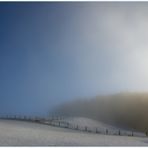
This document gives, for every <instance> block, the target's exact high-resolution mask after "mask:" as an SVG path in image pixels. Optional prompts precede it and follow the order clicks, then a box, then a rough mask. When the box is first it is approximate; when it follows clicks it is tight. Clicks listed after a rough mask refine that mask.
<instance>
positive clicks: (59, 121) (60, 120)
mask: <svg viewBox="0 0 148 148" xmlns="http://www.w3.org/2000/svg"><path fill="white" fill-rule="evenodd" d="M0 119H7V120H18V121H28V122H35V123H40V124H46V125H50V126H56V127H61V128H68V129H71V130H77V131H81V132H87V133H95V134H105V135H119V136H138V137H145V136H147V132H146V133H138V132H133V131H124V130H120V129H118V130H113V129H102V128H98V127H95V128H91V127H88V126H85V125H84V126H80V125H75V124H71V123H69V122H66V121H64V117H57V116H56V117H55V116H51V117H48V118H41V117H28V116H16V115H14V116H9V115H6V116H1V117H0Z"/></svg>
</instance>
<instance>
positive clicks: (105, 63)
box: [0, 2, 148, 115]
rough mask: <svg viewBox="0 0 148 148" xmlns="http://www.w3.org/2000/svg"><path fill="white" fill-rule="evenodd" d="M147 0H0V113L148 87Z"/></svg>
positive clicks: (42, 111)
mask: <svg viewBox="0 0 148 148" xmlns="http://www.w3.org/2000/svg"><path fill="white" fill-rule="evenodd" d="M147 39H148V3H147V2H145V3H140V2H131V3H130V2H119V3H115V2H111V3H109V2H104V3H103V2H81V3H80V2H70V3H68V2H62V3H60V2H55V3H52V2H48V3H41V2H40V3H31V2H29V3H9V2H7V3H2V2H1V3H0V114H16V113H17V114H30V115H32V114H46V113H47V112H48V110H50V109H51V108H52V107H55V106H56V105H59V104H61V103H63V102H66V101H70V100H73V99H78V98H85V97H86V98H89V97H93V96H96V95H99V94H106V93H107V94H109V93H117V92H122V91H123V92H124V91H147V90H148V41H147Z"/></svg>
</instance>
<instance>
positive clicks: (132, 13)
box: [78, 3, 148, 92]
mask: <svg viewBox="0 0 148 148" xmlns="http://www.w3.org/2000/svg"><path fill="white" fill-rule="evenodd" d="M146 5H147V4H144V3H132V4H131V3H112V4H111V3H102V4H94V5H93V4H92V5H90V6H88V7H86V8H85V9H82V10H81V11H80V14H79V16H78V17H79V23H78V24H79V27H78V28H79V32H80V34H79V36H80V38H81V39H83V41H85V44H86V45H87V47H88V48H87V49H85V51H83V52H82V53H83V54H85V56H84V55H83V56H81V59H80V62H79V64H80V65H79V66H80V67H81V68H80V69H81V74H82V77H85V78H86V79H91V80H92V81H91V82H94V83H91V84H92V85H93V86H96V87H97V88H98V90H99V89H100V87H98V83H100V82H101V84H102V87H104V88H103V89H104V91H105V89H106V90H107V89H108V91H109V92H111V91H114V92H116V91H118V90H119V91H125V90H128V91H146V90H147V89H148V70H147V67H148V42H147V38H148V27H147V26H148V17H147V16H148V9H147V6H146ZM83 14H85V15H83ZM82 24H83V25H82ZM101 74H102V75H101ZM108 85H109V86H112V88H110V90H111V89H112V90H111V91H110V90H109V88H108ZM118 88H119V89H118ZM103 89H102V91H103Z"/></svg>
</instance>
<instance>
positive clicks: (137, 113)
mask: <svg viewBox="0 0 148 148" xmlns="http://www.w3.org/2000/svg"><path fill="white" fill-rule="evenodd" d="M56 112H57V113H59V114H60V115H66V116H82V117H89V118H92V119H96V120H101V121H104V122H106V123H110V124H114V125H116V126H120V127H121V126H122V127H128V128H132V129H136V130H138V131H146V130H148V117H147V115H148V93H118V94H114V95H106V96H105V95H104V96H97V97H95V98H92V99H88V100H86V99H80V100H77V101H73V102H69V103H65V104H63V105H61V106H60V107H59V108H58V109H57V110H56Z"/></svg>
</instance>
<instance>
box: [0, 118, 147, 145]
mask: <svg viewBox="0 0 148 148" xmlns="http://www.w3.org/2000/svg"><path fill="white" fill-rule="evenodd" d="M75 120H76V119H75ZM78 120H80V119H78ZM81 122H82V121H81ZM90 122H91V121H90ZM0 146H148V138H147V137H129V136H113V135H112V136H111V135H101V134H94V133H86V132H80V131H76V130H71V129H65V128H60V127H52V126H49V125H43V124H38V123H31V122H25V121H15V120H2V119H1V120H0Z"/></svg>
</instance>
